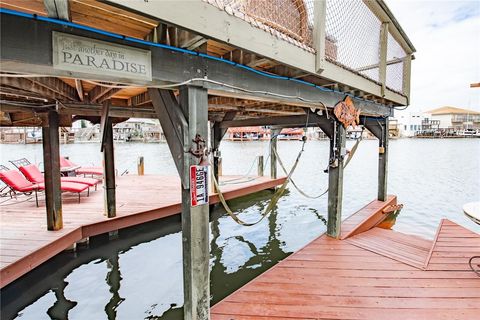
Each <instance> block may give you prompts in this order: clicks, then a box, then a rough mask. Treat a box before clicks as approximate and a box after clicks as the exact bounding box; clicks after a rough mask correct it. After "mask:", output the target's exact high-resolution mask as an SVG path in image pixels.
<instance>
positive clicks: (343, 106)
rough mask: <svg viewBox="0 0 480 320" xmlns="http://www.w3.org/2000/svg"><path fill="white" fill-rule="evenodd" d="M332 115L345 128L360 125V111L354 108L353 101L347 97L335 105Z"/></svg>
mask: <svg viewBox="0 0 480 320" xmlns="http://www.w3.org/2000/svg"><path fill="white" fill-rule="evenodd" d="M333 113H334V114H335V117H337V120H338V121H340V122H341V123H342V124H343V126H344V127H345V128H348V127H349V126H352V127H354V126H355V125H358V124H360V109H357V108H355V105H354V104H353V100H352V98H350V97H349V96H347V97H345V99H343V101H340V102H338V103H337V104H336V105H335V107H334V108H333Z"/></svg>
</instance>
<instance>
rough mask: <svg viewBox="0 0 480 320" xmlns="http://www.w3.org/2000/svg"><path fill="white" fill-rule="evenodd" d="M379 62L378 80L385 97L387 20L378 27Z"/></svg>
mask: <svg viewBox="0 0 480 320" xmlns="http://www.w3.org/2000/svg"><path fill="white" fill-rule="evenodd" d="M379 41H380V62H379V68H378V80H379V81H380V83H381V84H382V89H381V95H382V97H385V89H386V83H387V49H388V48H387V47H388V22H382V26H381V29H380V39H379Z"/></svg>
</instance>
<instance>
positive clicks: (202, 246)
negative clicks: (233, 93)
mask: <svg viewBox="0 0 480 320" xmlns="http://www.w3.org/2000/svg"><path fill="white" fill-rule="evenodd" d="M180 108H181V110H182V113H183V115H184V116H185V118H186V123H188V125H187V128H186V130H183V143H184V148H183V150H184V156H183V175H182V176H181V179H182V181H183V187H182V239H183V290H184V306H183V312H184V319H188V320H204V319H209V318H210V270H209V260H210V250H209V234H210V231H209V206H208V204H203V205H198V206H195V207H193V206H192V203H191V198H190V187H191V186H190V176H189V174H190V166H192V165H198V164H199V163H200V160H201V159H199V158H197V157H196V156H194V155H193V154H192V153H190V152H189V150H195V149H196V148H197V147H198V146H197V145H196V144H195V143H193V140H194V139H195V138H196V137H198V136H197V135H199V136H200V137H201V138H202V139H204V140H206V139H207V134H208V93H207V90H206V89H203V88H199V87H190V86H184V87H181V88H180ZM205 147H206V145H205Z"/></svg>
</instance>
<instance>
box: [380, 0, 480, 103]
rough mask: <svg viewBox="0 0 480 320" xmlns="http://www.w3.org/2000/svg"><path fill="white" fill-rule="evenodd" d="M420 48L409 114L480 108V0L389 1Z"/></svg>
mask: <svg viewBox="0 0 480 320" xmlns="http://www.w3.org/2000/svg"><path fill="white" fill-rule="evenodd" d="M386 3H387V5H388V7H389V8H390V9H391V11H392V12H393V14H394V15H395V17H396V18H397V20H398V22H399V23H400V25H401V26H402V28H403V29H404V30H405V32H406V34H407V35H408V37H409V38H410V40H411V42H412V43H413V45H414V46H415V49H416V50H417V52H416V53H415V54H414V55H415V60H414V61H412V78H411V103H410V107H409V108H408V109H407V111H408V112H417V111H427V110H431V109H435V108H439V107H443V106H447V105H448V106H454V107H460V108H465V109H471V110H477V111H480V88H470V84H471V83H477V82H480V0H471V1H445V0H437V1H423V0H386Z"/></svg>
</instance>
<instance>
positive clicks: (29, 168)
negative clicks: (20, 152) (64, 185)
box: [11, 161, 100, 190]
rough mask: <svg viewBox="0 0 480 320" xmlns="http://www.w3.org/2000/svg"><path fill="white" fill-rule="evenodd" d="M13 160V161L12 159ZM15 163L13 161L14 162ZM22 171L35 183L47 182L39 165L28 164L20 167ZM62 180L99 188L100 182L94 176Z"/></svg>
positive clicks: (62, 180) (61, 178)
mask: <svg viewBox="0 0 480 320" xmlns="http://www.w3.org/2000/svg"><path fill="white" fill-rule="evenodd" d="M11 162H12V161H11ZM12 163H13V162H12ZM18 170H20V172H21V173H23V175H24V176H25V178H27V180H28V181H30V182H33V183H43V182H45V178H44V177H43V173H42V172H41V171H40V169H38V167H37V166H36V165H34V164H32V163H31V164H27V165H26V166H20V167H18ZM60 181H61V182H75V183H82V184H86V185H88V186H89V187H93V186H94V187H95V190H97V184H98V183H99V182H100V180H98V179H94V178H81V177H60Z"/></svg>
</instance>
